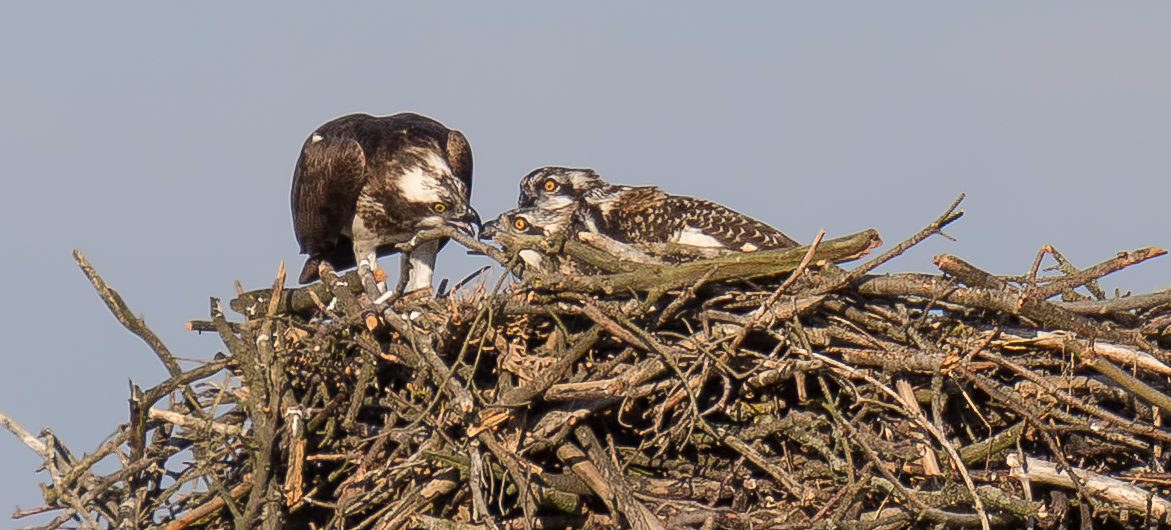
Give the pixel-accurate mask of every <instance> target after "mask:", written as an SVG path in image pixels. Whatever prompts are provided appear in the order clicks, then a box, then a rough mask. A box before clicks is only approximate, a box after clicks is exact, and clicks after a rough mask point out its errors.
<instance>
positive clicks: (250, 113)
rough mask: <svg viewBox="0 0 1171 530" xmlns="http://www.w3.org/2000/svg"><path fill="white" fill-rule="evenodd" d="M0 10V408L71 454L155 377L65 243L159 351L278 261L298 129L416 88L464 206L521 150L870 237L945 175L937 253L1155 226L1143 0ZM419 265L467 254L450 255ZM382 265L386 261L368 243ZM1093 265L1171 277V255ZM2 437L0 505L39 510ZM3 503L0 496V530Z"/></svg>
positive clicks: (1164, 114) (1149, 10) (496, 187)
mask: <svg viewBox="0 0 1171 530" xmlns="http://www.w3.org/2000/svg"><path fill="white" fill-rule="evenodd" d="M437 6H440V4H432V3H428V4H425V5H423V4H420V5H414V6H407V5H397V6H394V7H388V6H384V5H377V6H375V5H362V4H352V3H347V4H344V5H340V6H339V5H334V4H323V3H313V4H309V3H297V4H293V3H281V4H276V3H268V4H260V3H233V4H222V5H220V6H218V7H219V8H220V9H210V8H205V7H204V6H198V7H196V6H193V5H176V4H160V3H141V4H139V5H136V6H129V5H126V4H120V5H111V4H105V3H103V4H96V3H75V4H73V5H60V4H56V3H45V2H38V3H32V2H28V3H22V4H16V3H8V4H4V6H3V7H0V69H2V70H0V179H2V180H0V184H2V186H0V293H2V295H3V297H2V303H0V332H2V333H3V342H2V343H0V410H3V411H4V412H6V413H7V414H9V415H11V416H12V417H13V418H15V419H16V420H17V421H19V422H21V423H22V424H23V425H24V426H25V427H27V428H29V429H30V430H32V431H34V432H36V431H38V430H39V429H40V428H41V427H43V426H51V427H52V428H53V429H54V431H55V432H56V434H57V435H59V436H60V437H61V438H63V440H64V441H65V442H66V443H67V444H68V445H69V447H71V448H72V449H73V450H74V451H76V452H78V453H80V452H84V451H91V450H93V449H95V448H96V447H97V446H98V444H99V443H100V441H101V440H102V439H103V438H104V437H105V436H106V435H107V434H109V433H110V432H112V431H113V430H114V428H115V426H116V424H117V423H118V422H123V421H126V419H127V410H128V405H127V401H126V400H127V397H128V387H127V381H128V380H133V381H135V382H137V383H139V384H140V385H142V386H144V387H148V386H151V385H154V384H156V383H157V382H158V381H160V380H161V379H163V378H164V377H165V375H166V372H165V370H164V369H163V367H162V366H161V365H160V363H159V362H158V361H157V360H156V359H155V357H154V356H153V354H152V353H151V352H150V350H149V348H147V346H145V345H144V344H143V343H142V342H141V341H139V340H138V339H137V338H136V337H134V336H132V335H131V334H130V333H129V332H127V331H125V330H124V329H123V328H122V327H121V326H120V325H119V324H118V323H117V322H116V321H115V320H114V318H113V317H112V316H111V315H110V314H109V312H108V311H107V310H106V308H105V306H104V305H103V304H102V302H101V301H100V299H99V298H98V297H97V296H96V295H95V294H94V292H93V290H92V289H91V288H90V286H89V284H88V283H87V282H86V279H85V277H84V276H83V275H82V274H81V272H80V271H79V270H78V269H77V267H76V266H75V265H74V263H73V260H72V258H71V257H70V252H71V251H72V250H73V249H75V248H79V249H82V250H83V251H84V252H85V253H86V254H87V255H88V256H89V258H90V260H91V261H92V263H93V265H94V266H95V267H96V268H97V270H98V271H99V272H100V273H101V274H102V275H103V276H104V277H105V279H106V280H107V281H108V282H109V283H110V284H111V285H113V286H114V287H115V288H116V289H118V290H119V291H120V292H121V293H122V295H123V296H124V297H125V299H126V301H127V302H128V303H129V304H130V306H131V307H132V308H133V309H134V310H135V311H136V312H138V313H139V314H141V315H143V316H144V317H145V318H146V322H147V323H148V324H149V325H150V326H152V327H153V329H154V330H155V331H156V332H157V333H158V334H159V335H160V336H161V337H162V339H163V340H164V341H165V342H166V343H167V344H168V345H169V346H170V348H171V349H172V350H173V351H174V352H175V353H176V354H177V355H180V356H184V357H189V358H207V357H210V356H211V355H214V354H215V353H216V352H217V351H220V350H221V348H222V345H221V343H220V341H219V339H218V338H217V337H215V336H214V335H204V336H199V335H196V334H192V333H188V332H187V331H186V330H185V329H184V323H185V322H186V321H187V320H189V319H199V318H206V317H207V310H208V297H209V296H219V297H222V298H224V299H225V300H226V299H228V298H231V295H232V293H233V289H232V281H233V280H237V279H238V280H240V281H241V282H242V283H243V285H244V286H245V288H249V289H252V288H259V287H263V286H266V285H268V284H269V283H270V282H271V281H272V278H273V277H274V275H275V273H276V270H277V264H278V262H279V261H280V260H282V259H283V260H285V262H286V263H287V265H288V268H289V269H290V270H291V271H292V273H291V274H292V275H294V276H295V273H296V272H297V271H299V270H300V267H301V263H302V260H303V258H302V257H301V256H298V254H297V250H298V248H297V244H296V241H295V240H294V237H293V233H292V224H291V220H290V214H289V185H290V182H291V176H292V170H293V164H294V162H295V160H296V157H297V154H298V149H299V148H300V146H301V143H302V142H303V141H304V139H305V137H306V136H308V134H309V133H310V132H311V131H312V130H313V129H314V128H316V127H317V126H318V125H320V124H321V123H323V122H325V121H326V120H329V119H331V118H334V117H336V116H339V115H342V114H346V113H350V112H357V111H364V112H371V113H375V114H389V113H394V112H398V111H403V110H412V111H416V112H420V113H423V114H427V115H430V116H432V117H434V118H437V119H439V120H440V121H443V122H444V123H445V124H447V125H448V126H450V127H453V128H458V129H461V130H462V131H463V132H464V133H465V134H466V135H467V137H468V138H469V140H470V141H471V143H472V148H473V151H474V156H475V185H474V189H473V204H474V205H475V206H476V208H477V209H478V210H479V211H480V213H481V214H482V215H483V216H484V218H485V219H489V218H491V217H494V216H495V215H496V214H497V213H499V212H500V211H502V210H505V209H508V208H510V207H512V206H513V205H515V201H516V196H517V191H518V190H517V182H518V181H519V179H520V177H521V176H523V175H524V174H525V173H526V172H528V171H529V170H530V169H532V168H534V167H537V166H541V165H549V164H557V165H574V166H590V167H594V168H596V169H597V170H598V171H599V172H600V173H601V175H602V176H603V177H604V178H607V179H608V180H611V181H615V182H621V183H628V184H658V185H660V186H662V187H663V188H665V189H666V190H668V191H671V192H675V193H681V194H688V195H695V196H701V197H706V198H709V199H713V200H715V201H718V202H721V203H724V204H727V205H729V206H731V207H733V208H735V209H737V210H740V211H742V212H744V213H747V214H750V215H752V216H755V217H757V218H760V219H762V220H764V221H766V222H769V223H771V224H773V225H775V226H777V227H778V228H780V229H782V230H783V231H785V232H787V233H788V234H789V235H791V236H793V237H794V238H796V239H798V240H801V241H809V240H810V239H812V237H813V236H814V235H815V234H816V233H817V230H818V229H820V228H825V229H826V230H827V232H828V236H830V237H833V236H838V235H843V234H846V233H850V232H854V231H857V230H861V229H865V228H868V227H874V228H877V229H878V230H879V231H880V232H881V234H882V235H883V238H884V239H885V240H886V242H887V246H889V245H892V244H895V243H897V242H898V241H900V240H901V239H903V238H905V237H906V236H908V235H910V234H912V233H914V232H915V231H916V230H918V229H919V228H920V227H922V226H923V225H925V224H926V223H928V222H930V221H931V220H932V219H934V218H935V216H936V215H938V214H939V213H940V212H941V211H942V210H943V209H944V208H945V207H946V206H947V204H948V203H949V202H950V201H951V200H952V199H953V198H955V196H956V195H958V194H959V193H960V192H967V193H968V199H967V201H966V202H965V203H964V208H965V210H966V211H967V215H966V216H965V217H964V218H963V220H961V221H960V222H959V223H958V224H957V225H955V226H954V227H953V228H952V229H951V230H949V233H951V234H952V235H954V236H956V237H957V238H958V242H956V243H952V242H949V241H946V240H944V239H938V238H937V239H935V240H933V241H930V242H929V243H927V244H924V245H922V246H921V247H920V248H918V249H916V250H915V251H913V252H911V253H909V254H907V255H905V256H903V257H902V258H900V259H898V260H896V261H894V262H893V263H891V264H890V265H889V266H887V267H885V269H884V270H887V271H902V270H921V271H931V270H934V269H933V267H932V265H931V257H932V256H933V255H935V254H938V253H941V252H950V253H954V254H957V255H959V256H961V257H963V258H965V259H967V260H969V261H971V262H973V263H975V264H977V265H979V266H981V267H984V268H986V269H988V270H990V271H993V272H996V273H1002V274H1021V273H1024V272H1025V271H1027V270H1028V268H1029V266H1030V264H1031V263H1032V260H1033V257H1034V255H1035V254H1036V252H1037V250H1038V248H1039V247H1040V246H1041V245H1042V244H1045V243H1050V244H1053V245H1055V246H1056V247H1057V248H1058V249H1059V250H1061V251H1062V252H1064V253H1065V255H1066V256H1067V257H1068V258H1070V259H1071V260H1073V261H1074V263H1075V264H1077V265H1080V266H1087V265H1090V264H1093V263H1096V262H1099V261H1102V260H1104V259H1108V258H1110V257H1111V256H1113V255H1114V253H1115V252H1118V251H1122V250H1131V249H1135V248H1139V247H1144V246H1160V247H1164V248H1166V247H1171V232H1169V230H1168V228H1169V226H1171V209H1169V208H1168V200H1169V199H1168V197H1169V194H1171V183H1169V179H1171V31H1168V28H1169V27H1171V4H1169V3H1154V2H1132V3H1123V4H1119V3H1112V4H1109V5H1107V4H1102V3H1095V4H1087V3H1077V2H1029V3H1020V2H981V3H979V4H978V5H976V4H967V3H958V2H947V3H935V2H913V3H911V2H903V3H881V4H879V3H869V2H868V3H853V4H846V3H828V2H819V3H812V2H809V3H793V2H786V3H780V2H772V3H763V2H761V3H755V4H737V5H730V4H723V5H720V6H715V5H712V6H708V7H690V6H684V4H683V3H680V2H671V3H646V2H638V3H633V4H631V3H595V2H590V3H572V4H571V3H564V2H560V3H539V4H538V3H531V4H520V3H511V4H509V5H507V6H504V5H500V4H496V3H486V2H484V3H480V2H477V3H443V4H442V7H444V8H446V9H442V10H440V9H439V8H438V7H437ZM439 261H440V263H439V268H438V276H439V277H452V278H459V277H462V276H463V275H464V274H466V273H468V272H470V271H472V270H474V269H475V268H476V267H478V266H480V265H482V264H484V263H485V259H484V258H477V257H469V256H465V255H462V252H460V249H459V248H458V247H457V246H454V245H452V246H449V247H448V249H447V250H446V251H444V252H443V253H442V254H441V255H440V258H439ZM384 264H385V265H386V266H387V267H388V268H390V269H391V270H392V274H394V272H393V270H394V268H395V267H397V258H395V259H389V260H384ZM1107 285H1108V286H1110V287H1119V288H1122V289H1124V290H1126V289H1131V290H1134V291H1135V292H1148V291H1152V290H1156V289H1162V288H1166V287H1168V286H1169V285H1171V258H1162V259H1160V260H1156V261H1154V262H1151V263H1148V264H1144V265H1141V266H1139V267H1138V268H1137V269H1134V270H1132V271H1126V272H1124V273H1121V274H1118V275H1117V276H1116V277H1113V278H1112V279H1111V280H1110V281H1109V282H1107ZM38 463H39V462H38V459H37V458H36V457H35V455H34V454H33V453H32V452H31V451H29V450H28V449H27V448H25V447H24V446H23V445H22V444H21V443H19V442H18V441H17V440H16V439H15V438H13V437H11V436H9V435H8V434H7V433H4V432H0V516H4V515H6V514H7V513H9V512H10V510H11V509H12V508H14V507H15V506H17V505H19V506H20V507H22V508H32V507H34V506H37V505H39V493H38V489H37V487H36V484H37V483H38V482H40V481H43V480H46V477H45V475H44V474H39V475H38V474H35V473H34V469H35V468H36V467H37V465H38ZM24 524H28V522H27V520H26V521H7V520H5V519H3V518H0V527H2V528H8V527H18V526H22V525H24Z"/></svg>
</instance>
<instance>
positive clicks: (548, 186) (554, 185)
mask: <svg viewBox="0 0 1171 530" xmlns="http://www.w3.org/2000/svg"><path fill="white" fill-rule="evenodd" d="M543 187H544V188H545V191H553V190H555V189H557V183H556V182H554V181H553V179H549V180H546V181H545V184H544V186H543Z"/></svg>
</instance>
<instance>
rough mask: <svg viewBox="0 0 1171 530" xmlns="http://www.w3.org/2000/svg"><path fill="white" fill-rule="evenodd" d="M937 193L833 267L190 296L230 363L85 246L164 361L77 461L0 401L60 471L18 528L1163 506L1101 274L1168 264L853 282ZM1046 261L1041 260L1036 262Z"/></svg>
mask: <svg viewBox="0 0 1171 530" xmlns="http://www.w3.org/2000/svg"><path fill="white" fill-rule="evenodd" d="M957 204H958V201H957ZM957 204H953V205H951V207H950V208H949V209H948V210H947V211H946V212H945V213H944V214H943V215H941V216H940V217H939V218H938V219H936V220H935V221H934V222H932V223H931V224H930V225H929V226H927V227H926V228H924V229H923V230H922V231H920V232H919V233H917V234H915V235H914V236H913V237H912V238H910V239H908V240H907V241H905V242H903V243H902V244H899V245H897V246H895V247H893V248H892V249H891V250H889V251H887V252H886V253H884V254H882V255H880V256H877V257H874V258H871V259H869V260H868V261H865V262H863V263H861V264H858V265H857V266H855V267H853V268H852V269H850V270H845V269H842V268H839V267H838V266H836V265H835V262H842V261H848V260H853V259H857V258H859V257H861V256H863V255H865V254H866V253H867V252H868V251H869V250H870V249H871V248H872V247H873V246H874V245H876V244H877V243H878V235H877V233H876V232H874V231H867V232H862V233H859V234H854V235H852V236H847V237H843V238H839V239H835V240H826V241H821V240H820V238H819V240H818V241H817V242H815V243H814V244H812V245H809V246H805V247H801V248H795V249H785V250H777V251H767V252H757V253H748V254H735V255H730V256H720V257H714V258H705V259H699V260H695V261H689V262H686V263H681V264H674V265H662V264H640V263H631V262H627V261H623V260H619V259H614V258H613V257H610V258H609V259H607V257H606V256H605V254H604V252H603V251H600V250H598V249H597V248H593V247H590V246H589V245H584V246H583V245H581V244H579V243H580V242H572V241H562V242H558V243H556V244H550V242H535V243H534V244H538V245H544V247H542V251H543V252H549V253H558V252H564V253H569V254H573V255H574V256H575V258H577V259H581V260H583V261H588V262H591V263H593V262H596V264H597V265H599V268H600V269H601V271H602V272H600V273H599V274H595V275H586V276H574V275H557V274H527V275H526V274H525V273H521V274H522V276H521V277H522V279H521V280H519V281H517V280H515V279H512V278H510V277H509V275H508V274H501V275H500V278H499V279H494V280H491V281H488V280H483V279H480V280H477V281H476V282H473V283H472V284H470V285H465V286H459V287H458V288H456V289H452V290H451V292H442V291H446V289H440V291H441V292H440V294H439V295H438V296H434V297H433V296H420V295H418V294H414V295H406V296H400V297H397V298H394V299H392V300H390V301H389V302H387V303H384V304H375V303H373V302H372V301H371V299H370V297H369V296H367V294H366V292H367V291H366V289H363V288H362V287H360V286H361V285H362V282H361V281H360V280H359V278H358V277H357V276H356V275H355V274H353V273H350V274H348V275H346V276H342V277H339V276H338V275H336V274H334V273H333V272H332V271H331V270H324V271H323V272H324V274H323V275H322V277H323V278H324V280H323V281H322V282H321V283H319V284H314V285H311V286H308V287H304V288H300V289H285V288H283V287H282V286H283V284H284V277H283V269H282V273H281V274H279V275H278V276H279V277H278V279H277V281H276V283H275V284H274V286H273V287H272V288H271V289H264V290H260V291H253V292H240V293H239V295H238V296H237V298H235V299H234V300H232V301H231V304H230V305H231V308H232V309H234V310H235V311H236V312H238V313H239V314H241V315H242V318H241V317H237V318H235V319H229V318H228V317H227V316H226V315H225V314H224V312H223V311H222V309H221V306H220V303H219V301H217V300H215V299H213V300H212V303H211V318H210V320H206V321H193V322H191V323H190V324H189V326H190V327H191V328H192V329H194V330H200V331H211V332H215V333H218V334H219V336H220V337H221V338H222V339H223V342H224V345H225V348H226V351H225V353H224V354H223V355H217V356H216V358H215V359H213V360H209V361H206V362H204V363H202V364H200V365H199V366H196V367H194V368H186V369H185V368H182V367H180V365H179V364H178V362H177V361H176V360H175V358H174V357H173V356H172V355H171V354H170V353H169V352H168V351H167V349H166V347H165V346H164V345H163V344H162V343H161V342H160V341H159V340H158V339H157V338H156V337H155V336H154V335H153V334H152V333H151V332H150V330H149V329H148V328H147V327H146V326H145V324H144V323H143V322H142V321H141V320H139V319H138V318H137V317H135V316H134V315H133V313H132V312H131V311H130V309H129V308H128V307H127V306H126V305H125V303H123V301H122V300H121V298H120V297H119V296H118V294H117V293H116V292H115V291H113V290H112V289H111V288H110V287H109V286H107V285H106V284H105V283H104V282H103V281H102V280H101V278H100V277H99V276H98V274H97V273H96V272H94V270H93V268H92V267H90V265H89V264H88V263H87V262H86V261H85V259H84V257H83V256H81V255H80V254H78V255H77V258H78V261H79V264H80V265H81V266H82V268H83V270H84V271H85V272H86V274H87V275H88V276H89V278H90V280H91V281H92V282H93V284H94V286H95V287H96V288H97V290H98V293H99V294H100V295H101V297H102V298H103V299H104V300H105V301H106V302H107V304H109V306H110V308H111V310H112V311H113V312H114V314H115V315H116V316H117V317H118V318H119V320H120V321H121V322H122V323H123V324H124V325H125V326H126V327H127V328H129V329H130V330H131V331H133V332H134V333H136V334H138V335H139V336H141V337H142V338H143V339H144V340H145V341H146V342H147V343H148V344H149V345H150V346H151V347H152V349H153V350H154V352H155V353H156V354H157V355H158V357H159V359H161V360H162V362H163V363H164V364H165V365H166V367H167V368H168V370H169V371H170V373H171V374H172V377H171V378H169V379H167V380H166V381H163V382H162V383H160V384H158V385H157V386H155V387H153V388H150V389H146V390H141V389H139V388H137V387H135V388H133V389H132V396H131V413H130V418H129V421H128V422H127V423H125V424H122V425H119V426H118V428H117V429H116V430H115V432H114V433H113V434H112V435H111V436H110V438H109V439H108V440H107V441H106V442H105V443H104V444H102V445H101V446H100V447H99V448H97V450H95V451H93V452H91V453H89V454H87V455H84V456H82V457H77V456H75V455H74V453H71V452H70V451H69V450H68V449H67V448H66V447H65V445H64V444H63V443H62V442H61V440H59V439H56V438H54V437H53V436H52V434H51V432H49V431H45V432H42V434H41V436H40V437H37V436H33V435H31V434H30V433H28V432H26V431H24V430H23V429H21V428H20V427H19V426H18V425H16V424H15V423H13V422H11V421H8V420H7V419H6V418H0V419H4V420H6V421H5V422H4V424H5V426H6V427H8V428H9V429H10V430H12V431H13V432H14V433H16V434H17V435H18V436H20V437H21V438H22V439H23V440H24V441H25V443H26V444H28V445H29V447H30V448H32V449H33V450H35V451H37V452H38V453H39V454H40V456H41V457H42V458H43V459H44V463H45V466H44V469H45V471H46V472H47V473H48V475H49V477H50V478H51V482H50V483H49V484H47V485H45V486H44V487H43V489H44V494H45V505H44V506H43V507H40V508H35V509H31V510H26V511H22V512H18V513H17V514H16V515H17V516H24V515H29V514H33V513H41V512H53V513H54V514H55V518H54V519H53V520H52V521H51V522H50V523H49V524H47V525H44V526H42V528H57V527H61V526H64V525H68V526H72V527H80V528H115V527H116V528H145V527H155V526H158V527H162V528H166V529H170V530H177V529H182V528H209V529H210V528H233V527H234V528H239V529H244V528H253V527H263V528H285V527H288V528H313V529H335V528H336V529H341V528H347V529H368V528H369V529H372V528H429V529H438V528H462V529H473V528H475V529H482V528H483V529H491V528H567V527H570V528H639V529H651V528H697V529H698V528H744V529H747V528H752V529H761V528H825V529H829V528H857V529H863V528H867V529H871V528H907V527H928V526H930V527H936V528H959V527H980V526H983V527H985V528H989V527H998V528H1017V527H1023V526H1025V525H1026V524H1033V525H1035V526H1036V527H1039V528H1054V527H1062V528H1064V527H1068V526H1069V525H1070V524H1081V525H1083V527H1088V525H1090V524H1094V523H1098V524H1102V523H1105V524H1107V525H1113V526H1125V527H1131V526H1138V525H1145V526H1144V527H1148V526H1154V525H1158V524H1165V522H1166V520H1167V517H1168V515H1167V514H1168V511H1169V508H1171V503H1169V502H1168V501H1167V500H1166V499H1167V498H1168V494H1169V491H1168V489H1169V488H1168V485H1169V484H1171V483H1169V482H1168V481H1169V480H1171V475H1168V474H1167V472H1166V471H1167V470H1166V469H1165V467H1166V466H1167V456H1166V455H1165V450H1164V447H1165V445H1166V444H1167V443H1168V442H1171V429H1167V428H1165V427H1164V426H1163V419H1162V418H1163V415H1164V414H1166V412H1167V411H1169V410H1171V397H1169V396H1168V393H1169V390H1171V386H1169V384H1168V376H1171V360H1169V358H1168V354H1167V351H1166V350H1164V349H1163V348H1167V347H1169V346H1171V327H1169V325H1171V292H1167V291H1162V292H1157V293H1152V294H1145V295H1134V296H1115V297H1113V298H1108V297H1106V296H1105V294H1104V293H1102V292H1101V290H1100V289H1098V287H1097V285H1096V284H1095V280H1096V279H1098V278H1100V277H1101V276H1103V275H1105V274H1109V273H1110V272H1113V271H1117V270H1119V269H1122V268H1124V267H1127V266H1130V265H1133V264H1136V263H1139V262H1141V261H1144V260H1146V259H1149V258H1152V257H1155V256H1158V255H1161V254H1163V253H1165V252H1164V251H1163V250H1160V249H1153V248H1148V249H1140V250H1136V251H1133V252H1126V253H1120V254H1118V255H1117V256H1115V257H1113V258H1111V259H1109V260H1107V261H1105V262H1103V263H1100V264H1098V265H1095V266H1093V267H1090V268H1087V269H1084V270H1082V269H1077V268H1074V267H1073V266H1071V265H1070V264H1069V263H1068V262H1066V261H1065V260H1064V259H1063V258H1062V257H1061V255H1060V254H1059V253H1058V252H1057V251H1056V250H1054V249H1052V248H1049V247H1046V248H1044V249H1042V252H1041V253H1040V254H1038V256H1037V259H1036V261H1035V262H1034V263H1033V267H1032V270H1031V271H1030V272H1029V273H1028V274H1027V275H1025V276H1019V277H1006V276H996V275H993V274H990V273H987V272H984V271H982V270H980V269H979V268H977V267H975V266H973V265H971V264H968V263H966V262H964V261H962V260H960V259H959V258H956V257H954V256H950V255H941V256H938V257H937V258H936V259H935V264H936V265H937V266H938V267H939V269H940V270H941V272H942V274H918V273H903V274H889V275H874V274H871V273H870V271H871V270H872V269H873V268H874V267H876V266H877V265H879V264H881V263H884V262H886V261H888V260H890V259H892V258H894V257H896V256H897V255H899V254H900V253H902V252H903V251H905V250H906V249H907V248H910V247H911V246H913V245H915V244H917V243H918V242H920V241H922V240H923V239H925V238H927V237H930V236H932V235H935V234H941V233H942V229H943V228H944V227H945V226H947V225H948V224H949V223H951V222H953V221H955V220H956V219H958V218H959V217H960V215H962V212H959V211H956V209H955V208H956V206H957ZM440 232H442V233H440V234H438V235H446V236H449V237H453V238H455V239H456V240H457V241H459V242H460V243H462V244H464V245H465V246H468V247H469V248H471V249H474V250H477V251H479V252H483V253H487V254H490V255H491V256H492V257H493V258H494V259H497V260H499V261H501V262H502V263H504V264H505V265H506V266H507V267H512V266H514V265H515V264H516V260H515V258H514V257H513V256H510V255H505V254H503V253H501V252H500V251H499V250H497V249H495V248H493V247H487V246H486V245H484V244H483V243H481V242H478V241H474V240H470V239H468V238H466V237H463V236H462V235H460V234H457V233H449V232H443V231H440ZM551 247H556V248H551ZM599 252H603V253H602V254H599ZM1046 255H1048V256H1050V259H1051V260H1053V261H1056V262H1057V264H1058V265H1057V268H1058V269H1059V271H1058V272H1057V273H1047V271H1040V273H1039V272H1038V270H1039V269H1040V267H1041V264H1042V258H1043V257H1045V256H1046ZM591 260H593V261H591ZM1075 289H1076V290H1075ZM1082 290H1084V291H1085V292H1086V293H1089V294H1083V293H1082V292H1080V291H1082ZM111 457H116V459H115V458H111ZM101 460H107V461H109V460H116V463H117V467H118V469H117V470H116V471H113V472H109V473H101V472H99V471H97V470H96V469H95V468H94V467H93V466H94V464H95V463H96V462H98V461H101Z"/></svg>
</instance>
